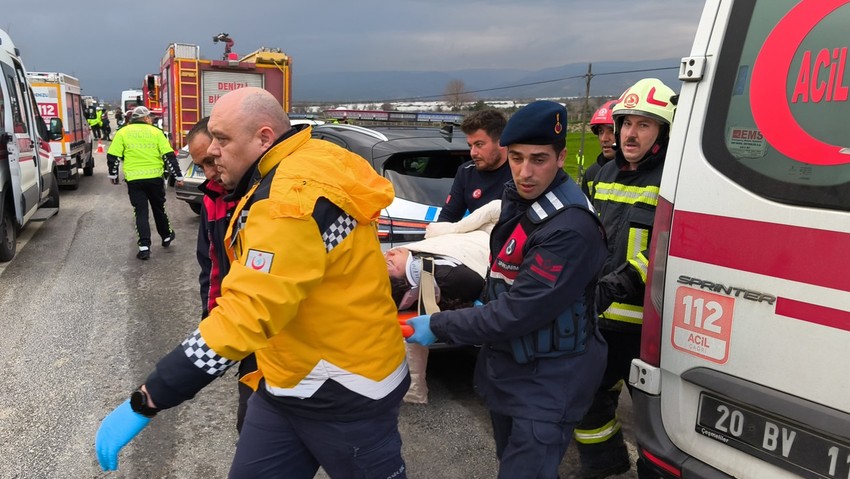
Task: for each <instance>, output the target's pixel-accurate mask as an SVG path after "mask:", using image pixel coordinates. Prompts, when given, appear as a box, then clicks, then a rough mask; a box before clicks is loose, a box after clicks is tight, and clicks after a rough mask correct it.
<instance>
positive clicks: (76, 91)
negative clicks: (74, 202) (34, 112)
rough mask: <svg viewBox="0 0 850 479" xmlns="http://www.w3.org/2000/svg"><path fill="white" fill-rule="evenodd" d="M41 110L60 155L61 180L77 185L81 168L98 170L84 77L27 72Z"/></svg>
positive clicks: (52, 145) (53, 146)
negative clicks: (83, 89)
mask: <svg viewBox="0 0 850 479" xmlns="http://www.w3.org/2000/svg"><path fill="white" fill-rule="evenodd" d="M27 79H28V80H29V82H30V85H32V90H33V93H34V94H35V100H36V101H37V102H38V110H39V113H40V114H41V116H42V118H44V121H45V122H48V123H49V127H48V129H49V131H50V133H49V137H50V138H49V140H50V150H51V151H52V152H53V156H54V157H55V159H56V170H57V172H58V176H59V184H60V185H62V186H66V187H68V188H70V189H76V188H77V187H78V186H79V184H80V178H81V176H80V169H82V171H83V175H84V176H92V175H93V174H94V155H93V152H94V145H93V137H92V132H91V128H90V127H89V125H88V122H87V121H86V117H85V104H84V102H83V99H82V95H81V93H82V89H81V88H80V80H78V79H77V78H75V77H72V76H71V75H66V74H64V73H54V72H27Z"/></svg>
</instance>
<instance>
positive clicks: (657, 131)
mask: <svg viewBox="0 0 850 479" xmlns="http://www.w3.org/2000/svg"><path fill="white" fill-rule="evenodd" d="M675 101H676V99H675V93H674V92H673V90H671V89H670V88H669V87H668V86H666V85H665V84H664V83H662V82H661V81H660V80H657V79H655V78H645V79H643V80H640V81H639V82H637V83H635V84H634V85H633V86H632V87H630V88H629V89H628V90H626V91H625V92H624V93H623V95H622V96H621V97H620V99H619V100H618V101H617V104H616V105H615V106H614V108H613V110H612V115H613V120H614V124H615V130H616V136H617V147H618V148H617V152H616V156H615V158H614V160H612V161H610V162H609V163H607V164H606V165H605V166H603V167H602V169H601V170H600V171H599V174H598V175H596V181H595V184H594V187H593V198H592V199H593V206H594V207H595V208H596V210H597V211H598V212H599V217H600V219H601V220H602V224H603V225H604V226H605V231H606V232H607V234H608V250H609V254H608V259H607V260H606V261H605V266H604V267H603V268H602V277H601V278H600V280H599V283H598V285H597V288H596V304H597V309H598V310H599V313H600V316H599V327H600V329H601V331H602V334H603V336H605V340H606V341H607V342H608V361H607V364H608V366H607V368H606V370H605V376H604V377H603V380H602V385H601V386H600V388H599V391H597V394H596V398H595V399H594V402H593V406H592V407H591V409H590V412H588V415H587V416H586V417H585V418H584V419H583V420H582V422H581V424H579V426H578V427H577V428H576V430H575V438H576V444H577V445H578V450H579V458H580V461H581V477H582V478H593V479H601V478H604V477H608V476H611V475H617V474H622V473H623V472H626V471H628V470H629V469H630V467H631V465H630V461H629V455H628V452H627V451H626V445H625V442H624V440H623V432H622V430H621V427H620V422H619V420H618V419H617V415H616V411H617V406H618V403H619V397H620V392H621V390H622V387H623V385H624V384H625V382H626V381H628V377H629V369H630V368H631V363H632V359H634V358H636V357H638V356H639V354H640V332H641V325H642V323H643V296H644V285H645V283H646V271H647V266H648V260H647V258H648V254H647V248H648V246H649V238H650V236H651V233H652V222H653V220H654V218H655V207H656V204H657V203H658V191H659V185H660V184H661V171H662V170H663V166H664V157H665V155H666V153H667V141H668V138H669V135H670V125H671V123H672V121H673V114H674V113H675V109H676V105H675ZM644 474H645V473H644V472H643V466H642V463H641V462H640V461H639V462H638V475H639V477H647V476H645V475H644Z"/></svg>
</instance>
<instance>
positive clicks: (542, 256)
mask: <svg viewBox="0 0 850 479" xmlns="http://www.w3.org/2000/svg"><path fill="white" fill-rule="evenodd" d="M566 263H567V262H566V260H565V259H564V258H561V257H560V256H558V255H556V254H554V253H551V252H549V251H547V250H545V249H543V248H537V249H536V250H535V251H534V254H533V255H532V257H531V266H530V267H529V272H530V273H531V277H532V278H534V279H536V280H537V281H540V282H541V283H543V284H545V285H547V286H549V287H553V286H555V283H556V282H557V281H558V277H560V276H561V272H562V271H563V270H564V267H565V266H566Z"/></svg>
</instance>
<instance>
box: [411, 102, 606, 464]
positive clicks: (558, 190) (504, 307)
mask: <svg viewBox="0 0 850 479" xmlns="http://www.w3.org/2000/svg"><path fill="white" fill-rule="evenodd" d="M566 119H567V110H566V108H564V107H563V105H561V104H559V103H555V102H551V101H545V100H544V101H536V102H533V103H530V104H528V105H527V106H525V107H524V108H522V109H520V110H519V111H518V112H517V113H515V114H514V116H513V117H512V118H511V119H510V121H508V124H507V126H506V127H505V131H504V132H503V133H502V137H501V140H500V143H501V144H502V145H504V146H506V147H507V152H508V162H509V164H510V168H511V172H512V175H513V183H509V184H508V186H507V187H506V189H505V194H504V196H503V198H502V211H501V214H500V216H499V221H498V222H497V224H496V226H495V228H494V229H493V232H492V234H491V237H490V255H491V258H492V259H491V265H490V271H489V274H488V278H487V283H486V292H485V301H486V303H485V304H484V305H483V306H482V307H473V308H467V309H461V310H455V311H444V312H440V313H435V314H433V315H422V316H417V317H415V318H413V319H411V320H409V321H408V324H409V325H410V326H412V327H413V329H414V333H413V335H412V336H411V337H410V338H409V339H408V341H409V342H414V343H417V344H422V345H428V344H431V343H432V342H434V341H435V340H436V339H437V338H439V339H441V340H443V341H445V342H447V343H449V344H481V345H482V346H481V350H480V353H479V356H478V362H477V365H476V368H475V385H476V389H477V391H478V393H479V394H480V395H481V396H482V397H483V398H484V401H485V404H486V406H487V408H488V409H489V410H490V417H491V421H492V425H493V437H494V439H495V442H496V455H497V456H498V457H499V461H500V464H499V475H498V477H499V478H501V479H508V478H510V479H523V478H539V479H543V478H546V479H554V478H556V477H558V466H559V464H560V463H561V459H562V457H563V455H564V452H565V451H566V448H567V446H568V445H569V442H570V440H571V438H572V431H573V428H574V427H575V425H576V424H577V423H578V421H579V420H581V418H582V417H584V414H585V412H586V411H587V409H588V408H589V407H590V403H591V401H592V400H593V394H594V393H595V391H596V388H597V386H598V385H599V382H600V380H601V378H602V372H603V370H604V369H605V355H606V345H605V341H604V340H603V339H602V336H601V335H600V334H599V332H598V331H597V329H596V323H595V316H596V313H595V311H594V308H593V305H594V297H593V295H594V286H595V284H596V280H597V274H598V272H599V270H600V268H601V267H602V264H603V262H604V261H605V257H606V256H607V249H606V246H605V233H604V231H603V230H602V226H601V224H600V223H599V219H598V218H597V216H596V213H595V212H594V211H593V209H592V207H591V206H590V203H589V201H588V199H587V197H586V196H585V195H584V194H583V193H582V192H581V189H580V188H579V187H578V185H577V184H576V183H575V182H574V181H573V180H572V179H571V178H570V177H569V176H568V175H567V174H566V173H564V171H563V166H564V159H565V157H566V149H565V144H566Z"/></svg>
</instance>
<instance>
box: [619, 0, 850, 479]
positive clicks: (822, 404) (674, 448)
mask: <svg viewBox="0 0 850 479" xmlns="http://www.w3.org/2000/svg"><path fill="white" fill-rule="evenodd" d="M849 22H850V0H734V1H733V0H708V1H706V3H705V7H704V10H703V13H702V20H701V22H700V24H699V26H698V28H697V32H696V37H695V41H694V44H693V47H692V49H691V52H690V55H689V56H688V57H686V58H684V59H683V60H682V63H681V67H680V71H679V78H680V80H682V82H683V84H682V88H681V93H680V96H679V99H678V108H677V111H676V117H675V119H674V122H673V127H672V134H671V139H670V146H669V149H668V153H667V158H666V162H665V165H664V173H663V177H662V181H661V188H660V198H659V200H658V207H657V210H656V217H655V224H654V227H653V232H652V239H651V244H650V248H649V253H650V258H651V259H650V271H649V273H648V277H647V285H646V296H645V307H644V309H645V312H644V318H643V331H642V338H641V340H642V344H641V355H640V358H639V359H636V360H634V361H633V363H632V370H631V374H630V378H629V382H630V384H631V385H632V386H633V388H634V389H633V395H632V396H633V397H632V399H633V405H634V417H635V428H636V439H637V445H638V451H639V454H640V456H641V459H642V461H643V462H644V463H645V464H647V465H649V466H650V467H651V468H653V469H655V470H656V471H657V472H658V473H659V474H661V475H662V476H663V477H681V478H711V479H720V478H724V479H725V478H732V477H735V478H758V479H763V478H770V479H785V478H797V477H805V478H836V479H838V478H840V479H847V478H848V477H850V254H848V250H850V121H848V118H850V103H848V99H850V70H848V61H847V59H848V49H850V35H848V33H847V32H848V30H847V26H848V24H850V23H849Z"/></svg>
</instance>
